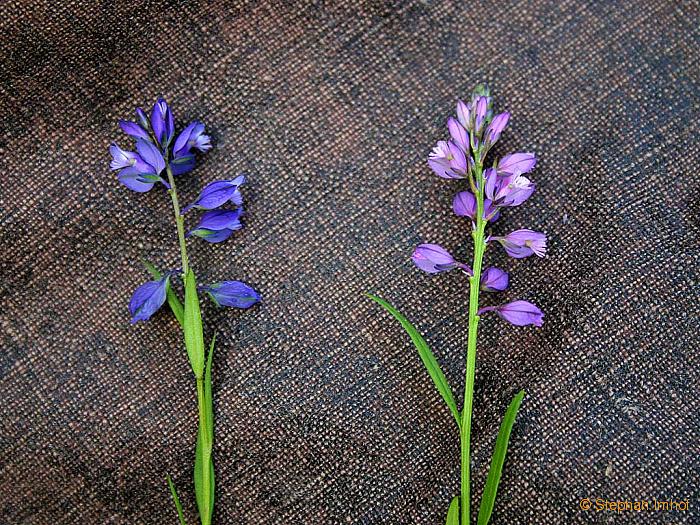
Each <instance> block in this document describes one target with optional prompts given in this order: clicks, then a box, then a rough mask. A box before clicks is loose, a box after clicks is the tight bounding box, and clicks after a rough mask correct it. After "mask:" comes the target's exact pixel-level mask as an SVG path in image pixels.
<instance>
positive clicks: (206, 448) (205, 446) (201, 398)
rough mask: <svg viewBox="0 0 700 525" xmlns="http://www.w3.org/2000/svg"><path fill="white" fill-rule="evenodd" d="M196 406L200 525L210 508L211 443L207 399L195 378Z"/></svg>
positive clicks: (202, 380) (207, 518) (200, 381)
mask: <svg viewBox="0 0 700 525" xmlns="http://www.w3.org/2000/svg"><path fill="white" fill-rule="evenodd" d="M197 404H198V408H199V439H200V440H201V441H200V443H201V447H202V450H203V458H202V487H204V497H202V502H203V505H204V508H201V509H199V513H200V519H201V522H202V524H205V523H208V522H209V516H210V515H211V508H210V498H211V495H210V491H209V487H210V486H211V450H212V443H211V440H210V439H209V428H208V425H209V422H208V418H207V399H206V395H205V393H204V379H203V378H201V377H198V378H197Z"/></svg>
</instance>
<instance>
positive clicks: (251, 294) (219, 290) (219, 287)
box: [202, 281, 260, 308]
mask: <svg viewBox="0 0 700 525" xmlns="http://www.w3.org/2000/svg"><path fill="white" fill-rule="evenodd" d="M202 290H203V291H205V292H207V293H208V294H209V296H210V297H211V298H212V300H213V301H214V302H215V303H216V304H217V305H219V306H231V307H234V308H250V307H251V306H253V305H254V304H255V303H257V302H259V301H260V294H258V292H256V291H255V290H254V289H253V288H251V287H250V286H248V285H247V284H245V283H242V282H240V281H223V282H221V283H214V284H211V285H209V286H203V287H202Z"/></svg>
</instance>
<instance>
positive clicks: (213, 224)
mask: <svg viewBox="0 0 700 525" xmlns="http://www.w3.org/2000/svg"><path fill="white" fill-rule="evenodd" d="M242 214H243V208H238V209H236V210H213V211H208V212H206V213H205V214H204V215H202V218H201V219H200V221H199V224H197V226H196V227H195V228H194V229H193V230H190V232H189V233H188V234H187V236H188V237H190V236H192V235H194V236H195V237H200V238H202V239H204V240H205V241H207V242H211V243H217V242H222V241H225V240H226V239H228V238H229V237H231V234H233V232H234V231H236V230H240V229H241V228H242V227H243V224H241V220H240V218H241V215H242Z"/></svg>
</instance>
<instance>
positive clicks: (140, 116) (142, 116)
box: [136, 108, 151, 140]
mask: <svg viewBox="0 0 700 525" xmlns="http://www.w3.org/2000/svg"><path fill="white" fill-rule="evenodd" d="M136 119H137V120H138V121H139V123H140V124H141V127H142V128H143V129H145V130H148V129H149V128H150V127H151V123H150V122H149V121H148V117H147V116H146V113H145V112H144V111H143V110H142V109H141V108H136ZM149 140H150V139H149Z"/></svg>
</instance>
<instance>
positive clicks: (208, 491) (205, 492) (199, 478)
mask: <svg viewBox="0 0 700 525" xmlns="http://www.w3.org/2000/svg"><path fill="white" fill-rule="evenodd" d="M205 465H208V468H209V486H208V487H206V486H205V483H204V469H205V468H206V467H205ZM194 494H195V499H196V501H197V508H198V509H199V518H200V520H201V523H202V525H210V524H211V517H212V514H213V513H214V463H213V462H212V460H211V446H207V445H206V443H205V440H204V439H202V429H200V431H199V432H197V447H196V448H195V456H194Z"/></svg>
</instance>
